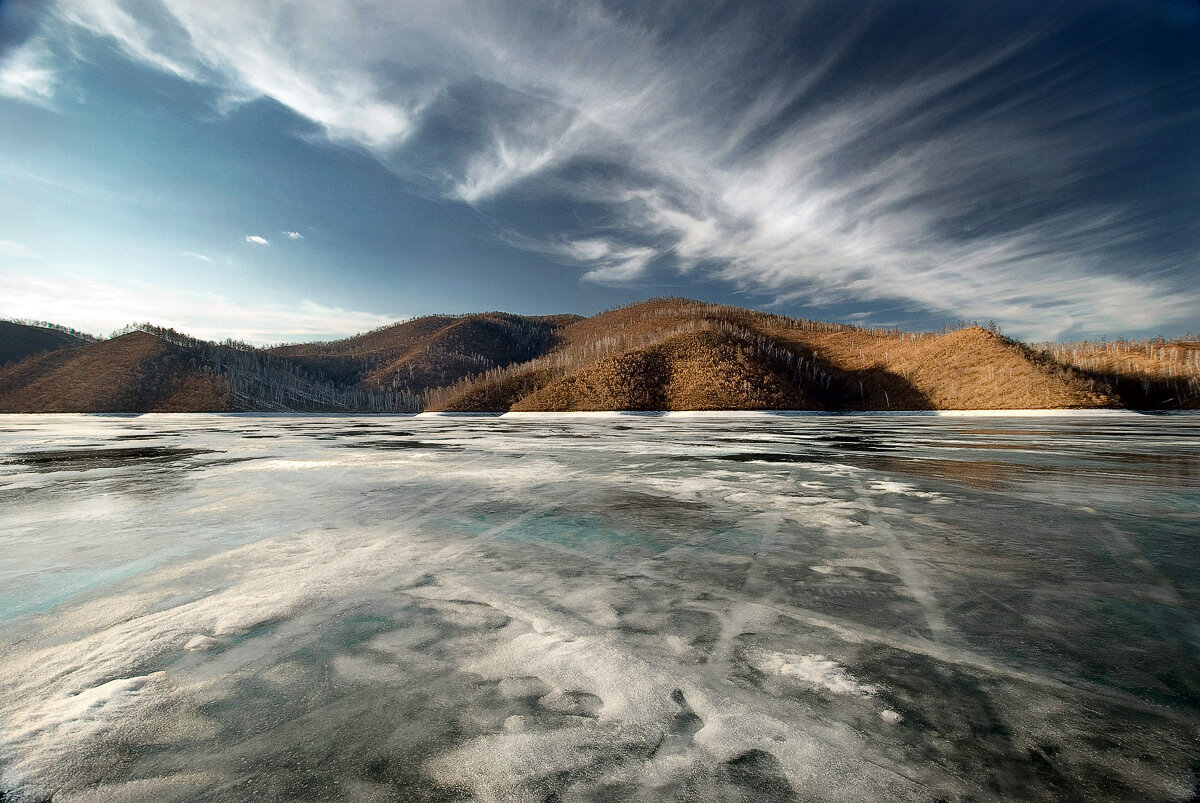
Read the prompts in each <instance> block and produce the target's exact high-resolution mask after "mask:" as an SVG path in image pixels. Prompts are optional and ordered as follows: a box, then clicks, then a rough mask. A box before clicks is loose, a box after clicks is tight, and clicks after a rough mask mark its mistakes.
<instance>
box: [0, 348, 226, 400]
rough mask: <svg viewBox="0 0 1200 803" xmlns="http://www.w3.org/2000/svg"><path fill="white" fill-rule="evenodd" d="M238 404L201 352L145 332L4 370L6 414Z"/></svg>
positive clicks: (0, 395)
mask: <svg viewBox="0 0 1200 803" xmlns="http://www.w3.org/2000/svg"><path fill="white" fill-rule="evenodd" d="M230 409H233V407H232V398H231V393H230V388H229V385H228V383H227V382H226V381H225V380H224V379H222V378H221V377H219V376H216V375H215V374H214V372H212V371H211V370H209V369H207V368H206V366H205V365H204V364H203V361H202V360H201V359H200V356H199V354H198V353H196V352H195V351H193V350H189V349H185V348H181V347H179V346H176V345H174V344H172V343H169V342H167V341H165V340H163V339H162V338H158V337H155V336H154V335H151V334H148V333H146V332H132V333H130V334H127V335H123V336H121V337H116V338H113V339H111V340H104V341H101V342H99V343H94V344H91V345H88V346H82V347H79V348H72V349H63V350H59V351H53V352H50V353H47V354H40V355H37V356H34V357H30V358H28V359H25V360H23V361H21V362H19V363H17V364H16V365H11V366H8V367H7V368H3V369H0V410H4V411H7V412H80V411H83V412H151V411H159V412H187V411H225V410H230Z"/></svg>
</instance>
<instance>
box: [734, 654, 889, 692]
mask: <svg viewBox="0 0 1200 803" xmlns="http://www.w3.org/2000/svg"><path fill="white" fill-rule="evenodd" d="M751 661H752V663H753V664H754V665H755V667H756V668H757V669H758V670H759V671H761V672H764V673H766V674H770V675H778V676H779V677H785V678H790V679H792V680H799V681H803V682H805V683H809V684H812V685H813V686H817V687H819V688H822V689H825V690H826V691H829V692H833V693H834V694H847V695H853V696H855V697H870V696H872V695H873V694H875V692H876V691H878V689H877V688H876V687H875V686H872V685H870V684H867V683H862V682H860V681H859V680H858V679H857V678H855V677H854V676H853V675H851V674H850V673H849V672H847V671H846V669H845V667H843V666H842V665H841V664H839V663H838V662H837V661H832V660H830V659H829V658H826V657H825V656H824V655H817V654H813V655H800V654H797V653H791V652H763V653H759V654H757V655H754V656H752V657H751Z"/></svg>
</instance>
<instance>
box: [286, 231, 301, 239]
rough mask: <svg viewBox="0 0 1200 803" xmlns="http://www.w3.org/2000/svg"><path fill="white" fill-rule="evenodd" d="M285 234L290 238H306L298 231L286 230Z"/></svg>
mask: <svg viewBox="0 0 1200 803" xmlns="http://www.w3.org/2000/svg"><path fill="white" fill-rule="evenodd" d="M283 234H285V235H286V236H287V238H288V239H289V240H303V239H304V235H303V234H301V233H300V232H298V231H285V232H283Z"/></svg>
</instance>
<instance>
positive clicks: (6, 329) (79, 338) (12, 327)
mask: <svg viewBox="0 0 1200 803" xmlns="http://www.w3.org/2000/svg"><path fill="white" fill-rule="evenodd" d="M92 340H94V338H89V337H88V336H87V335H84V334H83V333H81V332H74V331H72V330H68V329H65V328H55V327H52V326H37V325H33V324H27V323H18V322H17V321H0V366H3V365H8V364H9V363H14V362H20V361H21V360H23V359H25V358H26V357H32V356H33V355H35V354H44V353H45V352H48V351H58V350H59V349H69V348H75V347H77V346H83V345H86V344H87V343H89V342H92Z"/></svg>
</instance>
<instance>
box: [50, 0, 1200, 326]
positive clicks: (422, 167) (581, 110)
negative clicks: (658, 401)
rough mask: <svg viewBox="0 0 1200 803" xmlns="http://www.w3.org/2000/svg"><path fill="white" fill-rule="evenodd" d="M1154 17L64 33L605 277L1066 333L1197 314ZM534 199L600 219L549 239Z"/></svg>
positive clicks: (453, 20)
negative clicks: (1150, 159)
mask: <svg viewBox="0 0 1200 803" xmlns="http://www.w3.org/2000/svg"><path fill="white" fill-rule="evenodd" d="M1151 6H1153V4H1146V6H1141V7H1138V8H1134V7H1133V6H1129V5H1126V6H1119V4H1113V5H1111V6H1103V7H1101V6H1096V7H1095V8H1089V9H1082V8H1070V9H1068V8H1062V7H1059V8H1054V9H1046V8H1044V7H1041V6H1038V5H1036V4H1034V3H1032V2H1031V3H1028V4H1025V3H1015V4H1012V5H1009V4H1004V5H1003V6H997V7H994V8H991V9H988V10H981V9H977V8H974V7H971V8H968V7H965V6H960V5H956V4H953V3H941V4H939V3H917V2H912V3H908V4H904V3H901V4H892V5H862V4H842V3H835V2H814V3H806V4H790V3H778V4H776V3H769V2H764V3H761V4H722V3H708V2H698V3H692V4H686V5H685V4H671V3H668V4H656V5H654V6H633V7H623V6H620V7H619V6H618V5H616V4H610V3H605V2H600V1H599V0H595V1H594V2H587V1H586V0H585V1H584V2H571V3H566V2H554V0H544V1H543V2H535V3H531V4H523V5H515V4H511V3H505V2H499V1H497V0H493V1H492V2H487V1H485V2H472V3H466V2H455V1H454V0H448V2H445V3H438V4H428V3H421V2H411V3H404V2H401V3H396V2H386V3H385V2H366V1H364V2H357V3H353V4H327V3H320V2H317V1H316V0H297V2H295V3H291V4H288V5H286V6H279V5H277V4H271V3H266V2H253V1H244V0H243V1H241V2H232V0H226V1H225V2H222V1H221V0H216V1H215V2H209V3H204V4H198V3H193V2H189V1H188V0H151V2H141V3H139V4H138V6H137V8H138V13H137V14H134V13H133V11H132V10H131V9H132V6H131V5H130V4H129V3H127V2H123V0H73V2H70V3H62V4H61V5H60V6H59V11H58V19H59V20H60V22H62V23H65V24H67V25H70V26H72V27H74V28H83V29H86V30H88V31H91V32H93V33H95V34H98V35H101V36H105V37H109V38H111V39H112V40H113V41H115V42H117V43H118V44H119V45H120V47H122V48H123V50H124V51H125V52H126V53H128V54H129V55H130V56H131V57H132V58H135V59H137V60H140V61H142V62H144V63H146V64H147V65H150V66H153V67H155V68H157V69H161V70H164V71H166V72H169V73H172V74H175V75H178V76H180V77H181V78H184V79H186V80H190V81H195V82H200V83H205V84H208V85H211V86H213V87H215V88H217V89H218V90H219V92H220V94H221V97H222V98H224V100H225V102H226V103H229V104H236V103H240V102H244V101H246V100H248V99H252V98H256V97H269V98H271V99H273V100H275V101H276V102H278V103H280V104H282V105H284V106H286V107H288V108H290V109H291V110H292V111H294V112H296V113H297V114H299V115H302V116H303V117H305V118H307V119H309V120H311V121H312V122H313V123H315V124H316V125H318V126H319V127H320V128H321V129H322V130H323V131H325V132H326V134H327V135H328V136H329V138H330V139H331V140H333V141H336V142H352V143H355V144H358V145H360V146H362V147H364V148H366V149H368V150H369V151H371V152H372V153H373V154H374V155H375V156H376V157H377V158H378V159H379V160H380V161H381V162H382V163H384V164H386V165H387V166H388V167H390V168H391V169H392V170H395V171H396V172H398V173H400V174H402V175H403V176H405V178H406V179H408V180H410V181H411V182H413V183H414V184H415V185H417V186H424V187H426V188H427V190H428V191H429V192H432V193H437V194H441V195H443V196H445V197H448V198H451V199H455V200H458V201H461V202H463V203H467V204H470V205H472V206H473V207H475V208H476V209H477V210H480V211H481V212H483V213H484V214H486V215H488V216H489V217H491V218H492V219H493V220H494V221H496V223H497V226H498V227H499V229H500V231H501V233H502V235H503V236H505V237H506V239H508V240H509V241H510V242H517V243H523V244H524V246H525V247H528V248H530V249H531V250H536V251H538V252H540V253H543V254H551V255H553V256H554V257H555V258H556V259H558V260H559V261H561V262H562V263H563V264H566V265H573V266H578V267H580V268H581V269H582V270H583V275H584V276H585V277H586V278H588V279H590V280H595V281H600V282H618V283H620V282H636V281H638V280H639V279H641V278H644V277H646V276H648V275H650V274H651V273H652V272H654V271H661V270H675V271H678V272H680V273H683V274H686V275H689V276H695V277H698V278H706V279H716V280H721V281H724V282H727V283H730V284H732V285H734V286H736V287H741V288H745V289H747V290H752V291H755V292H759V293H763V292H765V293H769V294H771V295H773V296H774V297H775V298H776V299H777V300H778V301H779V302H780V303H796V302H799V301H803V302H805V303H808V304H843V305H845V304H847V303H855V302H871V301H889V302H896V303H899V304H901V305H907V306H909V307H911V308H912V309H914V310H921V311H926V312H933V313H938V314H942V315H948V316H955V317H957V316H961V317H976V318H995V319H997V320H998V321H1000V322H1001V323H1002V324H1003V325H1005V326H1006V328H1008V329H1009V330H1010V331H1013V332H1015V333H1017V334H1023V335H1026V336H1033V337H1049V336H1053V335H1055V334H1057V333H1060V332H1066V331H1074V332H1080V331H1090V332H1096V331H1104V330H1110V331H1111V330H1116V331H1120V330H1123V329H1125V330H1128V329H1136V328H1142V327H1146V326H1153V325H1164V324H1169V323H1171V322H1173V321H1186V320H1189V319H1190V318H1194V315H1195V313H1194V310H1195V309H1196V308H1197V307H1200V291H1197V289H1196V287H1197V283H1196V282H1195V265H1196V254H1197V253H1200V242H1198V241H1197V238H1196V237H1195V235H1194V234H1193V235H1188V234H1187V233H1186V232H1187V227H1188V226H1189V225H1190V223H1189V221H1190V220H1191V219H1192V218H1193V217H1194V215H1191V216H1189V215H1188V214H1187V210H1188V208H1189V206H1190V208H1191V209H1192V211H1193V212H1194V211H1195V207H1196V206H1197V205H1200V199H1198V197H1197V195H1198V194H1197V192H1196V191H1195V189H1194V188H1193V189H1192V190H1190V191H1189V190H1187V189H1186V188H1184V189H1180V188H1179V187H1176V188H1175V189H1174V190H1169V191H1168V190H1165V189H1159V190H1158V192H1159V194H1157V195H1156V194H1154V193H1147V192H1146V187H1148V186H1152V185H1153V186H1164V185H1165V183H1166V182H1165V181H1164V180H1163V178H1162V177H1161V176H1160V177H1159V178H1155V177H1154V176H1157V175H1158V174H1154V176H1152V173H1153V167H1152V166H1148V165H1147V164H1146V162H1145V160H1144V158H1143V157H1142V156H1141V153H1142V151H1144V150H1146V148H1147V147H1148V145H1147V143H1148V142H1151V141H1154V142H1167V141H1169V140H1171V137H1170V136H1166V137H1165V139H1159V140H1155V139H1154V138H1155V137H1160V136H1165V135H1166V134H1174V135H1175V136H1174V140H1175V141H1183V140H1186V137H1181V136H1180V135H1182V134H1193V135H1195V134H1200V132H1198V131H1197V127H1196V119H1197V114H1198V108H1197V101H1196V100H1195V98H1194V97H1191V96H1189V95H1188V94H1187V93H1186V87H1187V86H1188V85H1189V80H1190V81H1191V83H1192V84H1193V85H1194V82H1195V81H1196V80H1200V71H1197V69H1196V68H1195V65H1191V66H1186V65H1185V66H1179V67H1177V68H1175V69H1174V72H1171V71H1170V70H1167V71H1165V72H1164V71H1162V70H1161V69H1160V68H1156V67H1155V66H1154V65H1153V64H1151V63H1150V62H1148V61H1147V62H1145V63H1142V62H1138V61H1137V59H1138V58H1139V55H1138V54H1137V53H1136V52H1133V50H1132V49H1131V47H1132V46H1130V45H1121V44H1120V43H1114V42H1110V41H1108V40H1105V39H1104V36H1105V34H1104V33H1103V31H1105V30H1108V29H1113V28H1114V27H1115V28H1121V29H1123V30H1128V31H1129V32H1130V33H1129V34H1128V35H1127V36H1126V37H1125V39H1124V40H1123V41H1127V42H1133V41H1135V39H1136V37H1138V36H1141V37H1143V38H1145V39H1146V40H1147V41H1152V40H1153V35H1156V34H1157V33H1158V31H1157V29H1155V28H1154V27H1153V26H1154V25H1156V24H1158V23H1156V22H1155V20H1156V19H1157V17H1154V13H1155V12H1154V11H1153V9H1152V8H1150V7H1151ZM1147 9H1149V10H1147ZM1089 15H1091V16H1090V17H1089ZM1105 15H1109V16H1108V17H1105ZM1122 26H1124V27H1122ZM1122 47H1124V48H1125V49H1122ZM1122 60H1124V61H1122ZM1124 62H1129V66H1128V69H1123V68H1122V64H1123V63H1124ZM1135 62H1136V63H1135ZM1154 69H1160V72H1159V73H1154V72H1153V71H1154ZM1189 98H1190V99H1189ZM1164 147H1166V146H1164ZM1183 156H1185V154H1184V155H1181V154H1179V153H1177V154H1176V158H1183ZM1168 178H1169V176H1168ZM1180 186H1182V185H1180ZM1189 192H1190V194H1188V193H1189ZM1172 193H1174V194H1175V196H1174V197H1173V196H1172ZM1181 193H1182V194H1181ZM530 203H540V204H545V205H548V206H552V205H559V206H561V205H564V204H565V205H568V206H570V207H571V208H573V209H575V210H577V211H576V214H575V215H574V219H573V221H572V220H569V219H568V220H567V221H566V222H562V221H561V220H559V221H558V222H556V223H555V224H553V225H551V224H547V223H543V222H533V223H531V222H530V220H531V218H530V216H529V215H517V214H515V212H514V210H515V209H518V208H525V207H527V206H528V205H529V204H530ZM535 220H536V219H535ZM259 239H262V238H259ZM248 241H249V242H258V240H250V239H249V238H248ZM260 244H266V242H265V240H264V241H263V242H262V243H260Z"/></svg>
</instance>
